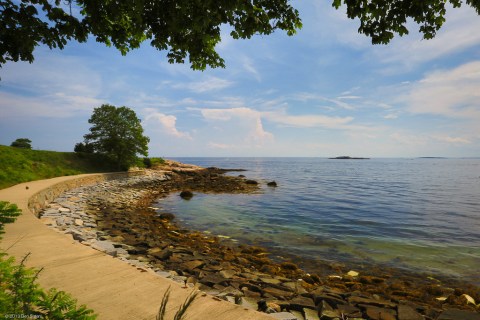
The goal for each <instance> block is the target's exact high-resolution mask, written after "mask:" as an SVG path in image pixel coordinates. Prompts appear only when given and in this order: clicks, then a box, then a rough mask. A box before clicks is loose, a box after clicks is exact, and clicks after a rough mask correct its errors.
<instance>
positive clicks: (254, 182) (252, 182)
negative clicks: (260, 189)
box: [245, 180, 258, 185]
mask: <svg viewBox="0 0 480 320" xmlns="http://www.w3.org/2000/svg"><path fill="white" fill-rule="evenodd" d="M245 183H246V184H251V185H257V184H258V182H257V181H255V180H245Z"/></svg>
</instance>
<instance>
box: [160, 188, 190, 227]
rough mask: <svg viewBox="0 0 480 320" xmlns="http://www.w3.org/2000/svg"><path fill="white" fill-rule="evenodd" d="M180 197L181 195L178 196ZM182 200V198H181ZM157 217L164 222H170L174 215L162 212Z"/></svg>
mask: <svg viewBox="0 0 480 320" xmlns="http://www.w3.org/2000/svg"><path fill="white" fill-rule="evenodd" d="M180 197H182V195H181V194H180ZM182 198H184V197H182ZM190 198H191V197H190ZM190 198H189V199H190ZM184 199H185V198H184ZM158 216H159V217H160V219H164V220H168V221H171V220H173V219H175V215H174V214H173V213H170V212H162V213H160V214H159V215H158Z"/></svg>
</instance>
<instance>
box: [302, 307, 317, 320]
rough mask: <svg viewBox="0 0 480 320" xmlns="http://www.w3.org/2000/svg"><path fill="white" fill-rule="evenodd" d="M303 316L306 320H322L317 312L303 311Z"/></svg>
mask: <svg viewBox="0 0 480 320" xmlns="http://www.w3.org/2000/svg"><path fill="white" fill-rule="evenodd" d="M303 314H304V315H305V320H320V318H319V317H318V312H317V310H313V309H303Z"/></svg>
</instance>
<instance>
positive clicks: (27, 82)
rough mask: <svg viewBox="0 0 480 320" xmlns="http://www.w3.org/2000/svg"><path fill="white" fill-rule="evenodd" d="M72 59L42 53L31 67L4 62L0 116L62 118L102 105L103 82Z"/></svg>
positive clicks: (21, 63) (83, 65) (86, 67)
mask: <svg viewBox="0 0 480 320" xmlns="http://www.w3.org/2000/svg"><path fill="white" fill-rule="evenodd" d="M79 61H81V60H79V59H77V58H75V57H66V56H59V55H56V54H53V53H52V54H51V55H48V56H44V55H42V54H41V52H40V53H39V54H38V56H37V58H36V60H35V62H34V63H32V64H28V63H25V62H15V63H7V64H6V65H4V66H3V68H2V80H1V85H2V87H3V88H1V89H0V115H1V116H2V118H3V117H17V116H28V117H51V118H65V117H71V116H75V115H77V114H78V113H79V112H80V113H84V112H87V111H90V110H92V109H93V108H94V107H98V106H100V105H101V104H102V103H105V100H104V99H102V98H101V93H102V85H103V83H102V80H101V78H100V76H99V74H98V72H96V71H95V70H93V69H92V68H90V67H88V66H87V65H85V64H84V63H80V62H79Z"/></svg>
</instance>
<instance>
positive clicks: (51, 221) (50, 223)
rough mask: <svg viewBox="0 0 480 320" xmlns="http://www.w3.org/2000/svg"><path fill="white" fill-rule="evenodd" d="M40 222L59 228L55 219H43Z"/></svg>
mask: <svg viewBox="0 0 480 320" xmlns="http://www.w3.org/2000/svg"><path fill="white" fill-rule="evenodd" d="M40 221H42V223H44V224H46V225H47V226H54V227H56V226H57V219H53V218H50V217H42V218H41V219H40Z"/></svg>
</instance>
